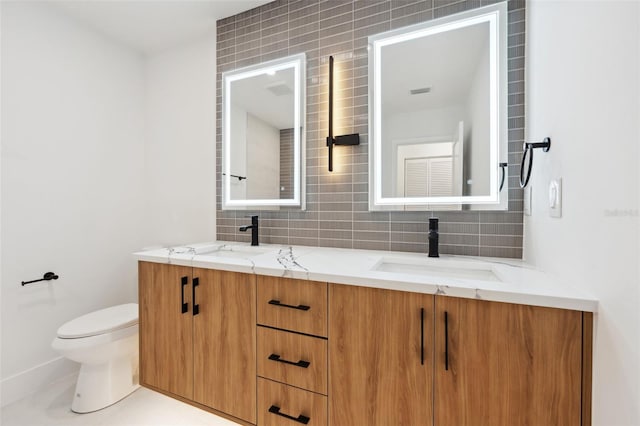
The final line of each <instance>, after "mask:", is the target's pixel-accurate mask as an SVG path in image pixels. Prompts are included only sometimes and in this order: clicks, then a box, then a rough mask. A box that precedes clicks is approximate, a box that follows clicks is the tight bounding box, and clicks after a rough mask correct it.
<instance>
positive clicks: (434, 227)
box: [429, 217, 440, 257]
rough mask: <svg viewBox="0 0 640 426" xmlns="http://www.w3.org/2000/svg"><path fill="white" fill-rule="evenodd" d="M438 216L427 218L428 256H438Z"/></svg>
mask: <svg viewBox="0 0 640 426" xmlns="http://www.w3.org/2000/svg"><path fill="white" fill-rule="evenodd" d="M439 238H440V237H439V235H438V218H437V217H431V218H429V257H440V254H439V253H438V239H439Z"/></svg>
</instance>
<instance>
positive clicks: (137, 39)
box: [52, 0, 270, 54]
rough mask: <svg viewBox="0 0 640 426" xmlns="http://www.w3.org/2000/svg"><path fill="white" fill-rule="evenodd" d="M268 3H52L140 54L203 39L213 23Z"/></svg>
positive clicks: (185, 0) (201, 0) (243, 0)
mask: <svg viewBox="0 0 640 426" xmlns="http://www.w3.org/2000/svg"><path fill="white" fill-rule="evenodd" d="M269 1H270V0H199V1H193V0H173V1H163V0H54V1H53V2H52V3H54V4H56V5H57V6H59V7H60V8H61V9H62V10H64V11H65V12H66V13H67V14H69V15H71V16H72V17H74V18H76V19H77V20H79V21H82V22H84V23H85V24H86V25H88V26H90V27H92V28H94V29H95V30H97V31H99V32H101V33H103V34H105V35H106V36H108V37H110V38H113V39H115V40H117V41H119V42H121V43H124V44H126V45H128V46H131V47H133V48H134V49H136V50H139V51H141V52H143V53H147V54H149V53H156V52H159V51H161V50H165V49H168V48H171V47H174V46H178V45H180V44H183V43H186V42H189V41H191V40H195V39H198V38H200V37H204V36H205V35H207V34H211V32H212V31H213V30H214V29H215V27H216V21H217V20H219V19H222V18H226V17H228V16H232V15H235V14H237V13H240V12H243V11H245V10H249V9H252V8H254V7H257V6H260V5H263V4H265V3H269Z"/></svg>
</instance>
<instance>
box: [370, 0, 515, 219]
mask: <svg viewBox="0 0 640 426" xmlns="http://www.w3.org/2000/svg"><path fill="white" fill-rule="evenodd" d="M369 91H370V93H369V114H370V116H369V136H370V144H369V161H370V163H369V164H370V173H369V176H370V184H369V207H370V210H461V209H491V210H504V209H506V208H507V201H508V200H507V197H508V185H507V184H506V179H504V180H505V184H504V185H503V187H502V188H500V187H501V182H502V180H503V179H502V173H503V170H504V168H502V167H501V164H502V163H506V162H507V156H508V140H507V139H508V138H507V6H506V3H499V4H495V5H491V6H487V7H482V8H478V9H474V10H472V11H468V12H464V13H460V14H456V15H451V16H447V17H445V18H440V19H436V20H433V21H429V22H426V23H422V24H418V25H412V26H409V27H405V28H400V29H397V30H393V31H389V32H385V33H382V34H377V35H375V36H371V37H369ZM504 173H506V170H504Z"/></svg>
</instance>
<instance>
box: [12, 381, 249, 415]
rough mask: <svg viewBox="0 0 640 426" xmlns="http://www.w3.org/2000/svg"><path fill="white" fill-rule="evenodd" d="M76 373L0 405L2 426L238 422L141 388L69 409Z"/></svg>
mask: <svg viewBox="0 0 640 426" xmlns="http://www.w3.org/2000/svg"><path fill="white" fill-rule="evenodd" d="M75 379H76V377H75V376H71V377H68V378H65V379H63V380H60V381H58V382H55V383H53V384H51V385H49V386H47V387H46V388H43V389H41V390H39V391H37V392H36V393H35V394H33V395H30V396H28V397H26V398H24V399H22V400H19V401H17V402H14V403H13V404H10V405H7V406H6V407H3V408H2V416H1V419H2V420H1V421H0V424H1V425H2V426H76V425H77V426H205V425H207V426H234V425H235V426H237V425H236V423H233V422H230V421H228V420H226V419H223V418H220V417H218V416H215V415H213V414H211V413H208V412H206V411H203V410H200V409H198V408H195V407H192V406H190V405H187V404H184V403H182V402H180V401H176V400H174V399H171V398H168V397H166V396H164V395H162V394H159V393H157V392H153V391H151V390H149V389H145V388H140V389H138V390H137V391H135V392H134V393H133V394H131V395H129V396H128V397H127V398H125V399H123V400H122V401H120V402H118V403H117V404H114V405H112V406H110V407H107V408H105V409H103V410H100V411H96V412H94V413H89V414H76V413H73V412H72V411H71V400H72V398H73V391H74V387H75Z"/></svg>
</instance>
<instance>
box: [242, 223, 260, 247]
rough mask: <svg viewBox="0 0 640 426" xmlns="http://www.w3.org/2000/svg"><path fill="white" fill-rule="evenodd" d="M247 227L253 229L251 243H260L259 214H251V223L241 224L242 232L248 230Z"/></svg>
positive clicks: (255, 244) (254, 244) (253, 244)
mask: <svg viewBox="0 0 640 426" xmlns="http://www.w3.org/2000/svg"><path fill="white" fill-rule="evenodd" d="M247 229H251V245H252V246H257V245H258V216H251V225H246V226H241V227H240V231H241V232H247Z"/></svg>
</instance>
